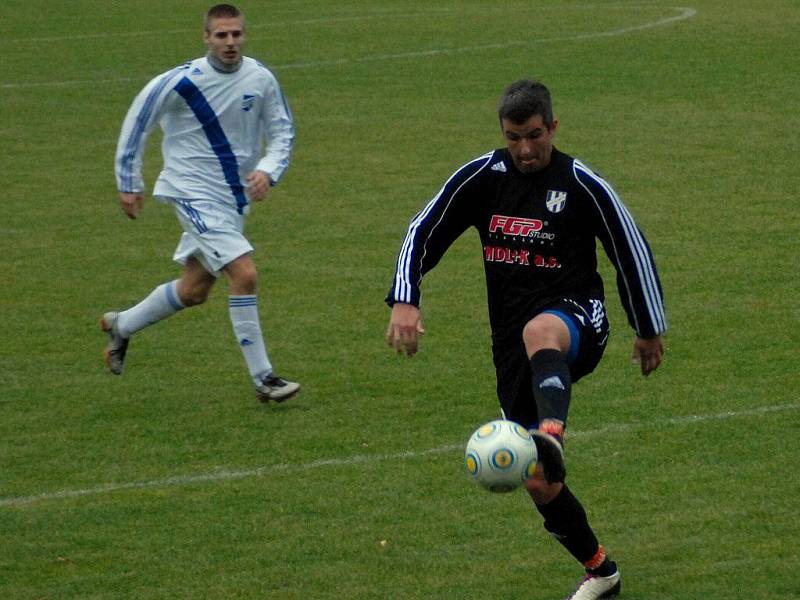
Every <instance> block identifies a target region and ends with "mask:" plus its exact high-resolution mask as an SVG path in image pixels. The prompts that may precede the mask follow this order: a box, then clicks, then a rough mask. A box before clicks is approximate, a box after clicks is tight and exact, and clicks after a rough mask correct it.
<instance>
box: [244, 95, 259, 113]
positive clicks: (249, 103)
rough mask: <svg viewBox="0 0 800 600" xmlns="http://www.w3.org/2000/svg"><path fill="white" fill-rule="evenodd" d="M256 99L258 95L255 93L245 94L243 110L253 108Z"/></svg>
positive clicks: (247, 110)
mask: <svg viewBox="0 0 800 600" xmlns="http://www.w3.org/2000/svg"><path fill="white" fill-rule="evenodd" d="M255 101H256V97H255V96H254V95H253V94H245V95H244V96H242V110H243V111H244V112H249V111H250V109H251V108H253V103H254V102H255Z"/></svg>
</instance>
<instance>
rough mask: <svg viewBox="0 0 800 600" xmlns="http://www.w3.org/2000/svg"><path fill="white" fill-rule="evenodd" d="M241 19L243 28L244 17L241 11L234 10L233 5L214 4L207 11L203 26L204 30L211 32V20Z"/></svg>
mask: <svg viewBox="0 0 800 600" xmlns="http://www.w3.org/2000/svg"><path fill="white" fill-rule="evenodd" d="M236 18H238V19H241V21H242V26H244V16H243V15H242V11H240V10H239V9H238V8H236V7H235V6H234V5H233V4H215V5H214V6H212V7H211V8H209V9H208V12H207V13H206V18H205V23H204V24H203V26H204V27H205V30H206V31H208V32H211V19H236Z"/></svg>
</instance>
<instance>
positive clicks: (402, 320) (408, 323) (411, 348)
mask: <svg viewBox="0 0 800 600" xmlns="http://www.w3.org/2000/svg"><path fill="white" fill-rule="evenodd" d="M424 334H425V328H424V327H423V326H422V317H421V316H420V313H419V309H418V308H417V307H416V306H414V305H413V304H404V303H402V302H397V303H395V305H394V306H393V307H392V316H391V317H390V319H389V328H388V329H387V330H386V343H387V344H389V346H391V347H392V348H394V349H395V352H397V353H398V354H403V353H405V355H406V356H408V357H409V358H410V357H412V356H414V355H415V354H416V353H417V349H418V343H419V336H420V335H424Z"/></svg>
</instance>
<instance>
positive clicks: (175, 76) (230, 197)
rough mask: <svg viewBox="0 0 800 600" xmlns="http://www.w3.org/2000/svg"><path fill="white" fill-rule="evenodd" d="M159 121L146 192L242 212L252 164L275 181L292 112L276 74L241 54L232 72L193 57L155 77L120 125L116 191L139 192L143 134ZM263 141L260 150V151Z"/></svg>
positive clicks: (282, 166)
mask: <svg viewBox="0 0 800 600" xmlns="http://www.w3.org/2000/svg"><path fill="white" fill-rule="evenodd" d="M156 124H160V126H161V129H162V130H163V132H164V138H163V142H162V145H161V151H162V154H163V158H164V167H163V170H162V171H161V174H160V175H159V176H158V180H157V181H156V184H155V186H154V188H153V195H154V196H156V197H158V196H166V197H171V198H185V199H200V198H202V199H206V200H215V201H219V202H224V203H229V204H233V205H234V206H236V208H237V210H239V212H244V210H245V209H246V207H247V204H248V200H247V197H246V195H245V189H244V188H245V178H246V177H247V175H248V174H249V173H251V172H252V171H253V170H259V171H263V172H265V173H266V174H267V175H269V177H270V179H271V180H272V183H273V185H274V184H276V183H278V181H279V180H280V178H281V177H282V176H283V173H284V171H285V170H286V168H287V167H288V166H289V158H290V155H291V151H292V144H293V142H294V124H293V120H292V113H291V111H290V109H289V106H288V104H287V103H286V99H285V98H284V96H283V93H282V91H281V88H280V85H279V84H278V81H277V80H276V79H275V76H274V75H273V74H272V73H271V72H270V71H269V70H268V69H267V68H266V67H264V66H263V65H262V64H261V63H259V62H258V61H256V60H254V59H252V58H249V57H246V56H245V57H243V59H242V65H241V67H240V68H239V69H238V70H237V71H235V72H233V73H222V72H219V71H217V70H215V69H214V68H213V67H212V66H211V65H210V64H209V62H208V59H207V58H205V57H203V58H198V59H195V60H192V61H190V62H187V63H186V64H184V65H182V66H180V67H177V68H175V69H172V70H171V71H168V72H166V73H163V74H161V75H159V76H158V77H155V78H154V79H153V80H152V81H150V83H148V84H147V85H146V86H145V87H144V89H143V90H142V91H141V92H140V93H139V95H137V96H136V98H135V99H134V101H133V104H131V107H130V109H129V110H128V114H127V116H126V117H125V121H124V122H123V125H122V131H121V132H120V136H119V141H118V143H117V153H116V161H115V167H116V168H115V170H116V177H117V189H118V190H119V191H120V192H142V191H144V181H143V179H142V161H143V155H144V148H145V142H146V140H147V136H148V134H149V133H150V132H151V131H152V130H153V129H154V128H155V126H156ZM265 143H266V148H267V151H266V154H264V155H263V156H262V154H263V152H264V147H265Z"/></svg>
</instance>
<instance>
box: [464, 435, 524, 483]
mask: <svg viewBox="0 0 800 600" xmlns="http://www.w3.org/2000/svg"><path fill="white" fill-rule="evenodd" d="M537 458H538V454H537V453H536V444H535V443H534V442H533V438H532V437H531V434H530V433H528V430H527V429H525V428H524V427H523V426H522V425H519V424H517V423H514V422H513V421H506V420H497V421H490V422H488V423H486V424H485V425H481V426H480V427H478V429H476V430H475V433H473V434H472V437H470V438H469V441H468V442H467V450H466V452H465V453H464V466H465V467H466V469H467V474H468V475H469V476H470V477H471V478H472V479H473V480H474V481H476V482H477V483H478V484H479V485H480V486H481V487H484V488H486V489H487V490H489V491H490V492H510V491H511V490H513V489H515V488H517V487H519V486H520V485H522V483H523V482H525V481H526V480H528V479H529V478H530V477H532V476H533V472H534V470H535V469H536V459H537Z"/></svg>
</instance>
